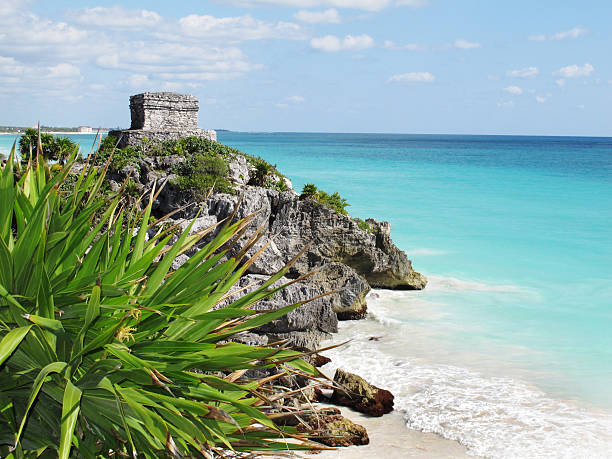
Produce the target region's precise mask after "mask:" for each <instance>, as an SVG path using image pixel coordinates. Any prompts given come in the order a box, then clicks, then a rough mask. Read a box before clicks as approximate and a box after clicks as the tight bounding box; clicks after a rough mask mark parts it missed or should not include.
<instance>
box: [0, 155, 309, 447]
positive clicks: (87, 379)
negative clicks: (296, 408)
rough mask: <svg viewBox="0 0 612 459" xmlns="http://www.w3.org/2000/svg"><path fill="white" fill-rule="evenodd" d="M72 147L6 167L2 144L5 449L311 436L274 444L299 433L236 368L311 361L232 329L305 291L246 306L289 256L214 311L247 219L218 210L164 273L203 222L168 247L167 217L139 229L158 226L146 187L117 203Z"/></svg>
mask: <svg viewBox="0 0 612 459" xmlns="http://www.w3.org/2000/svg"><path fill="white" fill-rule="evenodd" d="M39 146H40V144H39ZM76 156H77V155H76V153H75V154H73V155H72V157H71V158H70V159H69V161H68V162H67V164H66V166H64V167H63V168H61V170H60V171H59V172H57V173H55V174H53V173H52V172H51V169H50V168H49V167H48V165H47V164H46V163H45V161H44V159H43V158H42V156H41V155H40V151H39V154H38V155H37V158H36V159H35V160H32V161H30V162H29V164H28V165H27V166H24V167H25V169H24V170H21V171H19V173H17V174H16V170H15V169H14V168H18V167H20V166H19V163H16V161H15V153H14V147H13V151H12V152H11V155H10V157H9V159H8V161H7V163H6V165H5V166H4V167H3V169H2V171H1V173H0V456H1V457H12V458H24V457H27V458H29V457H58V456H59V457H60V458H68V457H110V456H114V457H134V458H136V457H147V458H155V457H165V456H167V457H181V456H188V457H202V456H206V455H207V451H209V448H212V447H223V448H232V449H235V450H238V451H244V450H247V451H250V450H278V449H286V448H288V447H290V448H302V449H304V448H308V447H309V446H308V445H306V444H304V443H302V442H300V441H297V442H294V443H293V444H289V445H287V443H286V442H284V441H282V438H284V437H287V436H295V435H296V432H295V430H290V428H279V427H277V426H276V425H275V424H274V423H273V422H272V421H271V420H270V419H269V418H268V417H267V416H266V415H265V414H264V413H263V411H262V409H260V407H261V406H262V405H264V402H263V401H262V399H264V400H265V397H263V396H262V395H261V394H260V393H259V392H258V390H257V389H258V382H257V381H253V380H245V381H246V382H241V379H240V378H239V376H240V375H241V374H242V373H243V370H247V369H252V368H270V367H274V366H277V367H279V368H280V367H285V368H287V366H291V367H292V368H290V370H291V371H296V370H298V371H302V372H305V373H309V374H315V372H316V370H315V369H314V368H313V367H311V366H310V365H309V364H307V363H306V362H305V361H304V360H302V359H300V358H299V357H300V354H298V353H296V352H294V351H290V350H286V349H282V348H261V347H253V346H247V345H244V344H239V343H235V342H227V338H228V337H231V335H233V334H235V333H237V332H241V331H244V330H248V329H251V328H253V327H257V326H259V325H262V324H264V323H266V322H268V321H270V320H273V319H275V318H278V317H279V316H281V315H283V314H285V313H287V312H289V311H290V310H292V309H294V308H296V307H298V306H299V305H300V304H302V303H300V304H294V305H289V306H287V307H284V308H282V309H278V310H276V311H265V312H256V311H254V310H252V309H250V306H251V305H253V304H254V303H255V302H257V301H259V300H260V299H262V298H265V297H268V296H270V295H273V294H274V293H275V292H276V291H277V290H278V288H272V285H273V284H274V283H275V282H277V281H278V279H279V278H280V277H281V276H282V275H283V274H285V272H286V271H287V269H288V267H286V268H284V269H283V270H281V271H280V272H279V273H278V274H276V275H275V276H272V277H271V278H270V279H269V280H268V281H267V282H266V283H265V284H264V285H262V286H261V287H260V288H258V289H256V290H255V291H253V292H251V293H248V294H246V295H244V296H242V297H240V298H239V299H236V300H235V301H233V302H232V303H230V304H229V305H228V306H226V307H222V308H219V307H217V308H215V306H216V305H218V304H219V303H221V302H223V303H224V304H225V303H227V301H226V300H227V299H228V298H229V297H231V295H232V294H231V290H230V289H231V288H232V287H233V286H234V285H235V283H236V281H237V280H238V279H239V278H240V277H241V276H242V275H243V273H244V272H245V270H246V269H247V267H248V266H249V264H250V263H252V261H253V260H252V259H246V258H245V253H246V251H247V250H246V248H245V249H244V250H242V251H241V252H240V253H239V255H238V256H237V257H234V258H228V257H227V249H228V246H229V245H231V243H232V242H234V241H236V240H237V238H239V237H242V236H243V235H244V232H245V229H246V226H247V225H248V224H249V218H248V217H247V219H245V220H242V221H238V222H233V221H232V219H228V220H227V221H226V222H224V224H223V225H222V226H221V227H220V228H219V227H218V228H216V229H215V231H217V234H216V236H214V238H212V241H210V242H209V243H207V244H206V245H204V246H203V247H202V248H201V249H200V250H198V251H197V252H196V253H195V255H193V256H192V257H191V258H190V259H189V260H188V261H187V262H186V263H185V264H183V265H182V266H181V267H180V268H178V269H176V270H175V271H173V270H172V269H171V264H172V261H173V260H174V259H175V258H176V257H177V256H178V255H179V254H181V253H184V252H185V251H186V250H189V249H190V248H193V247H194V245H195V244H196V243H198V242H200V245H202V244H203V242H201V241H202V237H203V236H204V234H205V233H210V232H211V231H212V229H208V230H205V231H203V232H202V233H199V234H193V235H189V232H190V228H191V225H190V226H189V228H187V230H186V231H184V232H183V233H182V234H181V235H180V237H178V240H177V241H176V242H175V243H174V244H172V245H169V240H170V238H171V235H170V234H167V232H166V233H165V232H163V231H162V230H159V231H157V233H156V234H155V235H153V236H152V237H150V238H147V234H151V232H152V231H151V229H152V228H156V227H159V226H162V225H157V226H156V225H155V223H151V206H152V202H153V200H154V199H155V194H154V193H155V192H154V191H153V190H152V191H151V193H150V195H149V196H148V204H146V205H144V206H138V207H135V208H132V209H124V208H122V204H121V202H122V201H121V199H120V196H119V195H118V196H110V197H109V196H108V194H104V193H102V192H101V188H102V185H103V181H104V175H105V168H100V167H94V166H93V165H92V162H93V161H89V159H88V161H87V162H86V163H85V165H80V166H79V167H81V168H82V170H81V171H80V173H77V174H74V173H72V175H70V174H71V172H70V171H71V168H73V167H74V166H75V161H76ZM16 177H19V179H18V180H17V179H16ZM69 177H71V178H70V180H71V183H70V185H68V181H69ZM75 177H76V178H75ZM72 182H74V183H72ZM145 199H147V198H145ZM141 207H143V209H141ZM212 234H214V233H212ZM210 237H212V236H210ZM255 239H256V238H251V243H253V242H254V240H255ZM281 288H282V287H281ZM242 293H244V292H242ZM228 373H231V374H230V375H229V377H226V376H224V375H228ZM301 439H302V438H299V439H298V440H301Z"/></svg>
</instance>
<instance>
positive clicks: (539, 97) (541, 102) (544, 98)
mask: <svg viewBox="0 0 612 459" xmlns="http://www.w3.org/2000/svg"><path fill="white" fill-rule="evenodd" d="M536 101H537V102H538V103H539V104H543V103H544V102H546V97H544V96H536Z"/></svg>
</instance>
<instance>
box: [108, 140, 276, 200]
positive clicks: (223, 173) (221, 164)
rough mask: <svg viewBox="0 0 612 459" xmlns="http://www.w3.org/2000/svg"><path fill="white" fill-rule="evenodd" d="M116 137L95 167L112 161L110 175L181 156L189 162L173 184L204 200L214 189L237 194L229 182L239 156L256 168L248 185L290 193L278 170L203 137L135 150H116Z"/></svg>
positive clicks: (148, 142)
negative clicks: (231, 166)
mask: <svg viewBox="0 0 612 459" xmlns="http://www.w3.org/2000/svg"><path fill="white" fill-rule="evenodd" d="M117 140H118V139H117V138H116V137H110V136H107V137H105V138H104V139H103V140H102V142H101V145H100V149H99V152H98V154H97V156H96V164H98V165H102V164H105V163H106V162H107V161H108V159H109V158H110V157H111V153H112V155H113V156H112V160H111V162H110V165H109V170H110V171H111V172H117V171H119V170H121V169H122V168H124V167H125V166H127V165H132V166H135V167H138V166H139V162H140V161H141V160H142V158H144V157H146V156H149V157H151V156H171V155H179V156H183V157H185V158H186V161H185V162H183V163H181V164H178V165H177V166H175V167H174V169H173V171H172V172H173V173H175V174H177V176H178V177H177V178H176V179H174V180H173V182H172V184H173V185H174V186H175V187H177V188H178V189H179V190H181V191H184V192H189V193H192V194H193V195H194V196H195V197H198V198H202V197H204V196H206V194H207V193H208V191H209V190H210V189H211V188H213V187H214V191H215V192H217V193H235V190H234V189H233V187H232V184H231V183H230V182H229V180H228V178H227V176H228V169H229V167H228V165H229V162H230V161H231V160H232V159H234V158H235V157H236V156H238V155H242V156H244V157H245V158H246V159H247V161H248V162H249V163H250V164H251V165H253V167H254V169H255V171H254V175H253V177H252V179H251V181H250V182H249V183H250V184H251V185H256V186H263V187H266V188H271V189H275V190H277V191H279V192H283V191H287V189H288V188H287V184H286V183H285V181H284V180H283V175H282V174H280V173H279V172H278V171H277V170H276V167H275V166H273V165H271V164H269V163H267V162H266V161H264V160H263V159H261V158H259V157H254V156H250V155H247V154H245V153H242V152H241V151H239V150H236V149H235V148H232V147H228V146H227V145H223V144H221V143H219V142H214V141H212V140H208V139H205V138H202V137H186V138H184V139H180V140H167V141H163V142H160V141H155V140H150V139H147V138H143V139H142V141H141V142H140V143H139V144H138V145H137V146H135V147H126V148H121V149H119V148H116V145H117Z"/></svg>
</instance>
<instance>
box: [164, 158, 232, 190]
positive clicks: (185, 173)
mask: <svg viewBox="0 0 612 459" xmlns="http://www.w3.org/2000/svg"><path fill="white" fill-rule="evenodd" d="M175 172H176V174H177V175H178V177H177V178H176V179H174V180H173V182H172V184H173V185H174V186H176V187H177V188H178V189H179V190H183V191H190V192H191V193H193V194H194V195H195V196H196V197H198V198H203V197H204V196H206V194H207V193H208V191H209V190H210V189H211V188H213V187H214V191H215V192H217V193H233V192H234V189H233V187H232V184H231V183H230V182H229V180H228V179H227V172H228V166H227V162H226V161H225V160H224V159H223V158H221V157H219V156H216V155H214V154H199V153H198V154H195V155H193V156H191V157H189V158H187V160H186V161H184V162H182V163H180V164H178V165H177V166H176V167H175Z"/></svg>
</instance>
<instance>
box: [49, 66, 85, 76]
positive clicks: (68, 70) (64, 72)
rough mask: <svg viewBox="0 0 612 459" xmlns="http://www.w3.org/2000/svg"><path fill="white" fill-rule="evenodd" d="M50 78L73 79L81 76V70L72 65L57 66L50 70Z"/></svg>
mask: <svg viewBox="0 0 612 459" xmlns="http://www.w3.org/2000/svg"><path fill="white" fill-rule="evenodd" d="M48 70H49V74H48V75H47V76H48V77H49V78H72V77H77V76H79V75H80V74H81V70H80V69H79V68H78V67H77V66H76V65H72V64H65V63H64V64H57V65H54V66H52V67H49V68H48Z"/></svg>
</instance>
